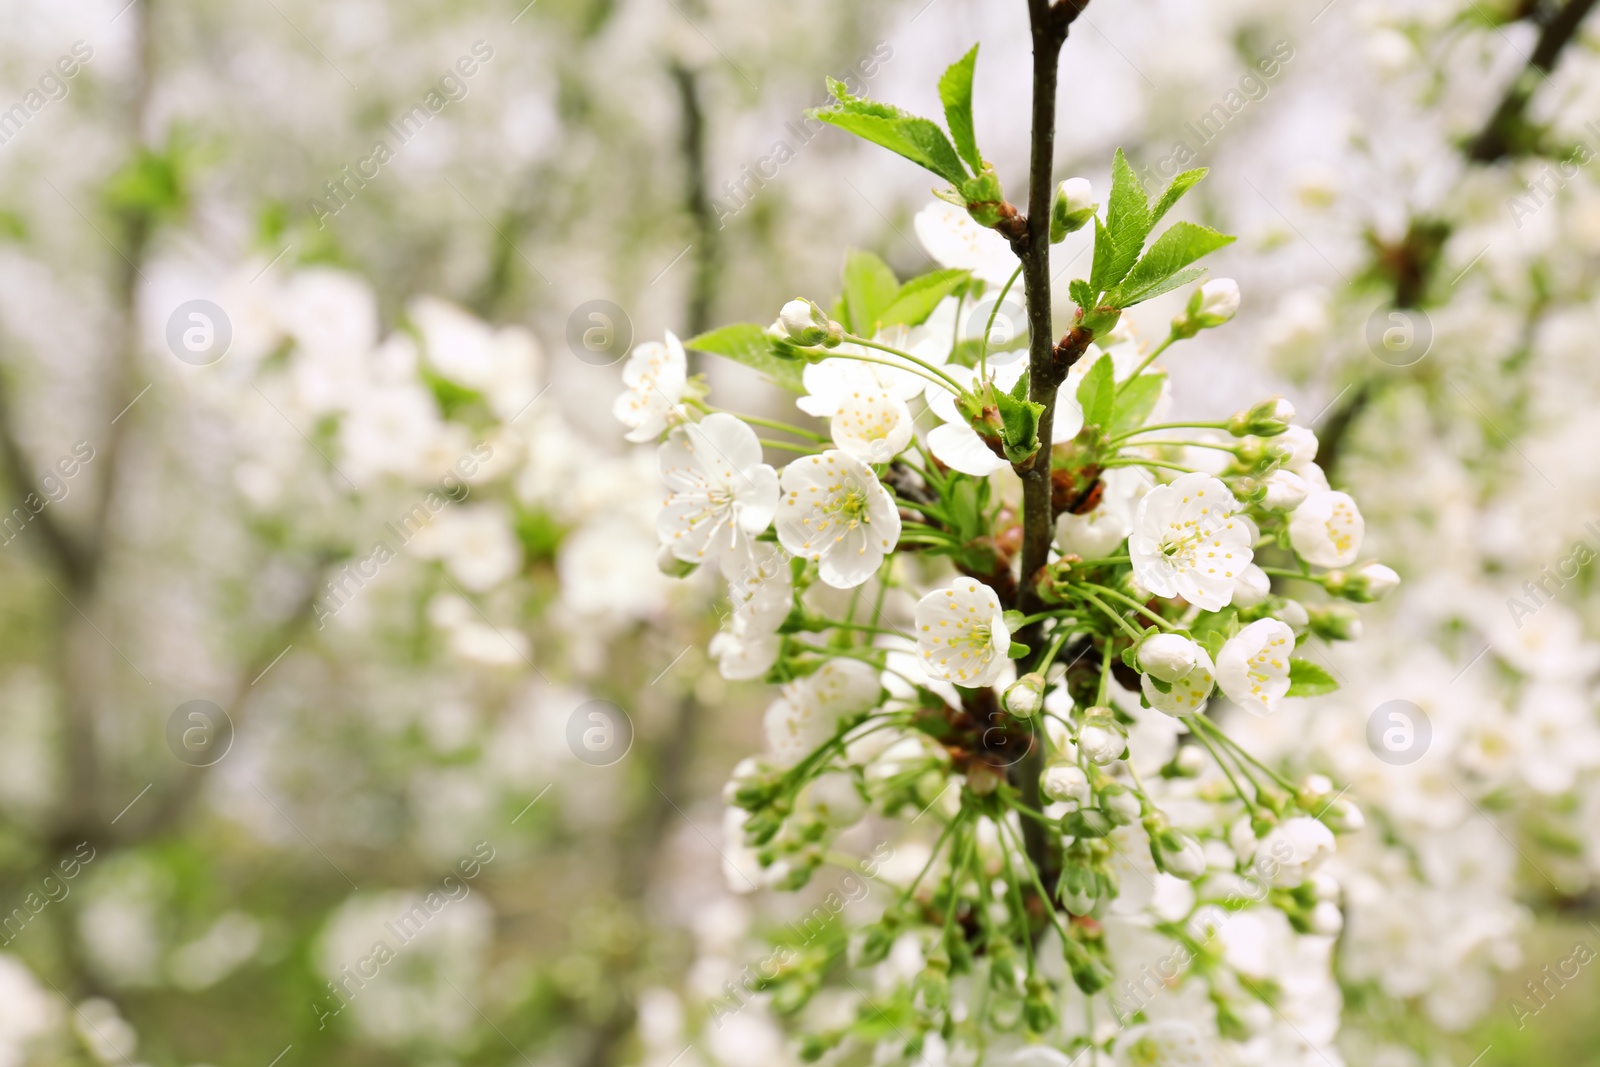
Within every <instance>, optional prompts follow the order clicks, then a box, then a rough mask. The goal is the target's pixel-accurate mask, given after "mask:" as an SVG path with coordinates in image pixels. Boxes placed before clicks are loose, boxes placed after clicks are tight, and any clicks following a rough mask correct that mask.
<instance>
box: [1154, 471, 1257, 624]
mask: <svg viewBox="0 0 1600 1067" xmlns="http://www.w3.org/2000/svg"><path fill="white" fill-rule="evenodd" d="M1238 511H1239V502H1238V501H1237V500H1235V499H1234V498H1233V494H1232V493H1230V492H1228V487H1227V486H1225V485H1223V484H1222V483H1221V482H1220V481H1218V480H1217V479H1215V478H1213V477H1211V476H1210V475H1209V474H1201V473H1199V472H1193V473H1190V474H1184V475H1180V476H1179V477H1178V478H1177V480H1176V481H1174V482H1172V483H1171V484H1169V485H1163V486H1157V487H1156V488H1155V489H1152V490H1151V491H1150V492H1149V493H1148V494H1147V495H1146V496H1145V498H1144V499H1143V500H1141V501H1140V502H1139V510H1138V512H1137V514H1136V515H1135V517H1134V524H1133V526H1134V528H1133V534H1132V535H1131V536H1130V537H1129V539H1128V552H1129V555H1130V557H1131V559H1132V561H1133V576H1134V580H1135V581H1137V582H1138V583H1139V584H1140V585H1141V586H1143V587H1144V588H1145V589H1148V590H1149V591H1150V592H1151V593H1154V594H1155V595H1156V596H1163V597H1182V598H1183V599H1185V600H1187V601H1189V602H1190V603H1191V604H1194V605H1196V606H1197V607H1200V608H1204V609H1205V610H1207V611H1219V610H1221V609H1222V608H1225V607H1227V606H1228V604H1229V602H1230V601H1231V600H1232V599H1233V590H1234V586H1235V584H1236V582H1237V580H1238V578H1239V576H1240V574H1241V573H1242V572H1243V570H1244V568H1245V567H1247V566H1249V565H1250V562H1251V559H1252V558H1253V555H1254V553H1253V549H1252V545H1253V543H1254V542H1255V537H1256V529H1255V524H1254V523H1252V522H1251V521H1250V520H1249V519H1248V518H1246V517H1244V516H1243V515H1240V514H1237V512H1238Z"/></svg>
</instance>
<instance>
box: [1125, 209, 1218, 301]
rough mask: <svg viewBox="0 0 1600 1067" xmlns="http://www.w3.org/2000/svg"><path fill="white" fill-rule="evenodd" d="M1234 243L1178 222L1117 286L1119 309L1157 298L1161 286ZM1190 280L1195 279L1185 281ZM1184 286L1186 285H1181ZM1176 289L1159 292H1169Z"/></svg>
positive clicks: (1193, 225) (1199, 228)
mask: <svg viewBox="0 0 1600 1067" xmlns="http://www.w3.org/2000/svg"><path fill="white" fill-rule="evenodd" d="M1232 243H1233V238H1232V237H1230V236H1228V235H1227V234H1225V233H1218V232H1217V231H1216V230H1213V229H1211V228H1209V227H1207V226H1198V225H1196V224H1195V223H1192V222H1175V223H1173V224H1172V225H1171V226H1169V227H1168V228H1167V231H1166V232H1165V233H1163V234H1162V235H1161V236H1160V237H1158V238H1156V241H1155V243H1154V244H1152V245H1151V246H1150V251H1148V252H1146V253H1145V255H1144V258H1143V259H1141V260H1139V262H1138V263H1137V264H1135V265H1134V268H1133V270H1131V271H1130V272H1129V273H1128V276H1127V278H1125V279H1124V280H1123V282H1122V284H1121V285H1120V286H1118V287H1117V298H1116V306H1118V307H1130V306H1132V305H1134V304H1137V303H1139V302H1140V301H1142V300H1148V299H1150V298H1151V297H1152V296H1155V295H1157V287H1158V286H1160V285H1161V284H1162V283H1163V282H1166V281H1167V280H1168V279H1170V278H1171V277H1172V276H1173V275H1175V274H1177V273H1178V272H1179V271H1181V270H1183V268H1185V267H1187V266H1188V265H1189V264H1191V263H1193V262H1194V261H1195V260H1197V259H1199V258H1201V257H1202V256H1206V255H1209V254H1211V253H1212V252H1215V251H1216V250H1217V249H1219V248H1222V247H1224V246H1225V245H1230V244H1232ZM1185 280H1186V281H1190V280H1193V278H1192V277H1191V278H1188V279H1185ZM1177 284H1178V285H1182V284H1183V282H1179V283H1177ZM1173 288H1176V286H1173V285H1169V286H1166V287H1165V288H1162V289H1160V290H1159V292H1166V291H1167V290H1169V289H1173Z"/></svg>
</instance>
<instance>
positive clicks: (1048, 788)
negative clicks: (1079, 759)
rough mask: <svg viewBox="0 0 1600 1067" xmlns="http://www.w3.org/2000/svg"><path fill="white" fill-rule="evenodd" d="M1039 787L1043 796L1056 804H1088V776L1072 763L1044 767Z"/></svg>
mask: <svg viewBox="0 0 1600 1067" xmlns="http://www.w3.org/2000/svg"><path fill="white" fill-rule="evenodd" d="M1039 787H1040V788H1041V789H1042V790H1044V795H1045V796H1047V797H1049V798H1050V799H1051V800H1053V801H1055V802H1056V803H1058V804H1066V803H1071V804H1073V805H1076V806H1080V807H1081V806H1082V805H1084V804H1087V803H1089V796H1090V793H1089V776H1088V775H1086V774H1084V773H1083V769H1082V768H1081V767H1078V766H1077V765H1076V764H1072V763H1055V764H1051V765H1050V766H1049V767H1046V768H1045V770H1044V775H1043V776H1042V777H1041V779H1040V782H1039Z"/></svg>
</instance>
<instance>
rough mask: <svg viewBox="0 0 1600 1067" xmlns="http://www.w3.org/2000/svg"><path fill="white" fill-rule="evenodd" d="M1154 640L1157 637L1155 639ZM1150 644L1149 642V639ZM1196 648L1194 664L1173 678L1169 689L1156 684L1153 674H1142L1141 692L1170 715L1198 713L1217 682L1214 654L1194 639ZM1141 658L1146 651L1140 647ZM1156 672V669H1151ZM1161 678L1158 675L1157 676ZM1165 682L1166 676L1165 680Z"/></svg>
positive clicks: (1154, 705) (1157, 708)
mask: <svg viewBox="0 0 1600 1067" xmlns="http://www.w3.org/2000/svg"><path fill="white" fill-rule="evenodd" d="M1151 640H1154V638H1152V639H1151ZM1179 640H1183V638H1179ZM1147 643H1148V642H1147ZM1189 643H1190V644H1191V645H1194V647H1193V666H1192V667H1190V669H1189V670H1187V671H1185V672H1184V673H1183V674H1182V675H1180V676H1179V677H1177V678H1175V679H1173V680H1172V681H1171V682H1170V683H1169V684H1168V688H1167V691H1166V692H1162V691H1161V688H1160V687H1159V686H1158V685H1156V683H1155V679H1154V678H1152V677H1151V676H1150V674H1144V675H1141V676H1140V677H1139V691H1140V692H1142V693H1143V694H1144V698H1145V700H1146V701H1148V702H1149V704H1150V706H1151V707H1152V708H1155V709H1156V710H1157V711H1159V712H1163V713H1164V714H1167V715H1174V716H1183V715H1198V714H1200V713H1201V712H1202V711H1204V710H1205V708H1206V701H1207V700H1209V699H1210V698H1211V690H1212V689H1213V688H1214V687H1215V685H1216V668H1215V667H1214V666H1212V663H1211V657H1210V656H1209V655H1207V654H1206V650H1205V649H1203V648H1201V647H1200V646H1199V645H1196V644H1194V642H1192V641H1191V642H1189ZM1140 658H1141V661H1142V659H1143V650H1142V649H1141V655H1140ZM1150 673H1151V674H1154V673H1155V672H1153V671H1152V672H1150ZM1157 677H1159V676H1157ZM1163 681H1165V679H1163Z"/></svg>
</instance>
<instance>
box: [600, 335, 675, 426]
mask: <svg viewBox="0 0 1600 1067" xmlns="http://www.w3.org/2000/svg"><path fill="white" fill-rule="evenodd" d="M688 375H689V358H688V356H687V355H685V353H684V351H683V345H682V344H680V343H679V342H678V339H677V338H676V337H674V336H673V335H672V333H671V331H668V333H667V335H666V342H665V343H662V342H660V341H647V342H645V343H644V344H642V345H638V346H636V347H635V348H634V350H633V351H632V352H631V353H629V355H628V362H627V363H626V364H624V365H623V368H622V384H623V385H625V386H627V392H625V393H623V394H622V395H621V396H619V397H617V400H616V403H615V404H613V405H612V409H611V411H612V414H613V415H615V416H616V417H617V421H619V422H621V423H622V424H623V425H624V426H626V427H628V433H627V434H626V435H625V436H626V437H627V439H628V440H630V441H653V440H655V439H656V438H658V437H660V436H661V435H662V434H663V433H665V432H666V430H667V427H668V426H670V425H672V424H673V423H674V422H677V421H679V420H680V419H681V418H682V412H681V411H680V410H679V408H678V404H679V403H680V402H681V401H682V400H683V391H684V387H685V386H686V385H687V384H688V380H689V379H688Z"/></svg>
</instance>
